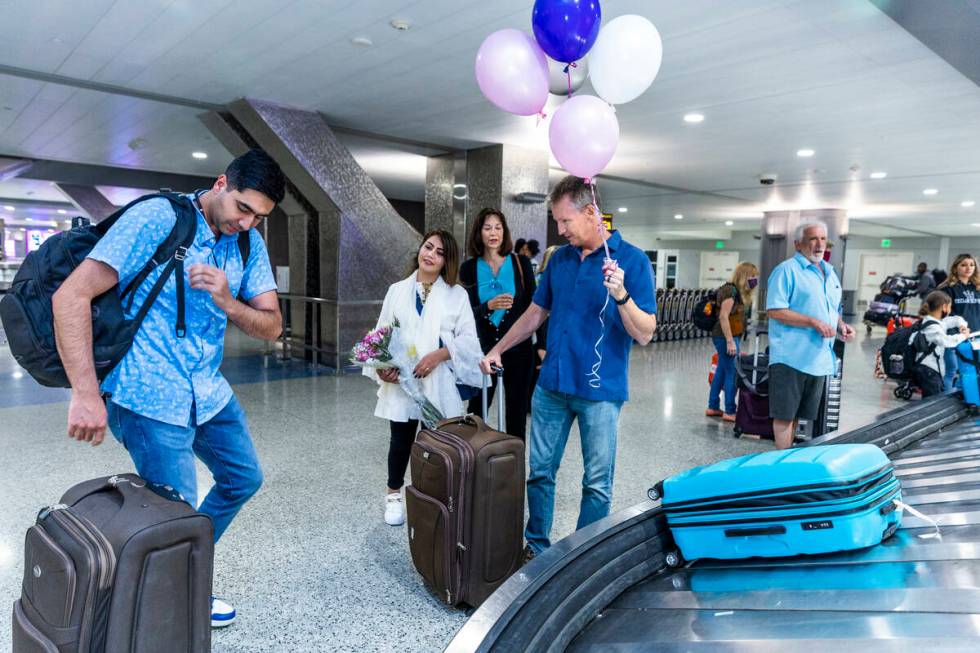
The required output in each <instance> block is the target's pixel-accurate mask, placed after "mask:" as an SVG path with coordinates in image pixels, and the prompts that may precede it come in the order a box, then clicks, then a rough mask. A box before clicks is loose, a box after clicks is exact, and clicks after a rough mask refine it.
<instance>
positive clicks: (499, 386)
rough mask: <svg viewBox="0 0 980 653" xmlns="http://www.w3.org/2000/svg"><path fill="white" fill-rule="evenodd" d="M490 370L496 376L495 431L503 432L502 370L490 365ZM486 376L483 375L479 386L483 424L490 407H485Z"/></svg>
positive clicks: (487, 384)
mask: <svg viewBox="0 0 980 653" xmlns="http://www.w3.org/2000/svg"><path fill="white" fill-rule="evenodd" d="M490 369H491V370H493V373H494V374H495V375H496V376H497V393H496V394H497V430H498V431H505V430H506V429H505V428H504V368H502V367H497V366H496V365H491V366H490ZM488 378H489V376H488V375H486V374H484V375H483V383H482V384H481V386H482V387H481V388H480V393H481V395H482V396H483V422H484V423H486V421H487V411H488V410H489V409H490V406H488V405H487V388H488V387H489V383H488V382H487V379H488Z"/></svg>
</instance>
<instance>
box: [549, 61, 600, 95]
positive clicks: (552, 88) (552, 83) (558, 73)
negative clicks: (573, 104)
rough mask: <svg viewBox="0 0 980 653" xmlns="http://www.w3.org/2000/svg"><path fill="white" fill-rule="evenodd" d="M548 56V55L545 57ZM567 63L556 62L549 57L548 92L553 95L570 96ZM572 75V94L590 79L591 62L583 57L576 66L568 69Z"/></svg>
mask: <svg viewBox="0 0 980 653" xmlns="http://www.w3.org/2000/svg"><path fill="white" fill-rule="evenodd" d="M545 56H547V55H545ZM567 65H568V64H567V63H562V62H561V61H555V60H554V59H552V58H551V57H548V92H549V93H552V94H553V95H561V96H563V97H564V96H567V95H568V74H567V73H566V72H565V66H567ZM568 72H570V73H571V74H572V93H574V92H576V91H577V90H579V89H580V88H582V84H584V83H585V80H586V79H588V78H589V60H588V58H586V57H582V58H581V59H579V60H578V61H576V62H575V65H574V66H572V67H571V68H569V69H568Z"/></svg>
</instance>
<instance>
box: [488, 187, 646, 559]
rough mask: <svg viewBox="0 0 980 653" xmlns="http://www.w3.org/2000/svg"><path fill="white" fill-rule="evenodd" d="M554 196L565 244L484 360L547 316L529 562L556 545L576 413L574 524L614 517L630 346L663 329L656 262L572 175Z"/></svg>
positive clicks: (536, 402)
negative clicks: (562, 472)
mask: <svg viewBox="0 0 980 653" xmlns="http://www.w3.org/2000/svg"><path fill="white" fill-rule="evenodd" d="M550 199H551V211H552V215H553V217H554V219H555V222H557V223H558V233H559V234H561V235H562V236H563V237H565V239H567V240H568V245H566V246H564V247H562V248H560V249H559V250H558V251H556V252H555V253H554V254H553V255H552V257H551V260H550V261H549V262H548V266H547V267H546V268H545V271H544V273H543V274H542V276H541V281H540V282H539V284H538V289H537V292H536V293H535V295H534V301H533V302H532V304H531V306H530V308H528V310H527V311H525V312H524V315H523V316H521V318H520V319H519V320H518V321H517V322H516V323H515V324H514V326H513V327H511V329H510V331H508V332H507V334H505V335H504V337H503V338H501V340H500V342H499V343H498V344H497V346H496V347H494V348H493V349H491V350H490V352H489V353H488V354H487V355H486V357H485V358H484V359H483V362H482V367H483V370H484V372H486V373H489V372H490V366H491V365H500V359H501V355H502V354H503V352H505V351H507V350H508V349H509V348H510V347H512V346H513V345H515V344H516V343H519V342H523V341H524V340H525V339H527V338H529V337H530V335H531V334H532V333H533V332H534V331H535V329H537V328H538V327H539V326H540V325H541V324H542V323H543V322H544V321H545V320H546V319H548V318H549V316H550V320H549V322H548V355H547V357H545V360H544V365H543V367H542V369H541V375H540V377H539V379H538V386H537V388H536V389H535V391H534V397H533V399H532V400H531V406H532V409H531V418H532V419H531V438H530V447H531V451H530V475H529V477H528V481H527V502H528V509H529V511H530V517H529V518H528V522H527V528H526V530H525V533H524V535H525V538H526V539H527V548H526V549H525V558H526V559H529V558H531V557H533V556H534V555H535V554H537V553H540V552H541V551H543V550H544V549H546V548H548V547H549V546H550V545H551V542H550V540H549V535H550V533H551V523H552V520H553V517H554V510H555V476H556V475H557V474H558V466H559V465H560V464H561V459H562V456H563V454H564V452H565V443H566V442H567V441H568V434H569V431H570V430H571V428H572V422H573V421H574V420H575V419H578V426H579V432H580V434H581V438H582V457H583V462H584V464H585V474H584V476H583V478H582V502H581V506H580V509H579V517H578V526H577V528H582V527H583V526H587V525H589V524H591V523H592V522H595V521H598V520H599V519H602V518H603V517H605V516H606V515H608V514H609V505H610V503H611V502H612V485H613V471H614V469H615V463H616V431H617V426H618V421H619V411H620V408H622V405H623V402H624V401H626V400H627V399H628V398H629V392H628V390H627V376H628V374H627V373H628V366H629V353H630V347H631V346H632V344H633V341H636V342H638V343H640V344H641V345H645V344H647V343H648V342H650V340H651V338H653V331H654V329H655V328H656V326H657V318H656V311H657V304H656V299H655V296H654V292H653V275H652V274H651V269H650V261H649V260H648V259H647V257H646V255H645V254H644V253H643V252H642V251H641V250H639V249H638V248H636V247H635V246H633V245H630V244H629V243H627V242H626V241H625V240H623V237H622V236H621V235H620V234H619V233H618V232H613V233H611V234H610V233H609V232H606V231H605V230H604V229H602V228H601V225H600V222H599V219H600V216H599V214H598V211H597V210H596V205H595V204H594V202H597V198H595V199H594V198H593V195H592V190H591V188H590V187H589V185H588V184H586V183H585V181H584V180H582V179H579V178H578V177H572V176H569V177H565V178H564V179H562V180H561V182H559V183H558V185H557V186H555V188H554V190H552V192H551V198H550ZM604 241H605V245H606V246H608V248H609V254H610V258H611V259H612V260H611V261H609V260H606V259H605V248H604V247H603V242H604Z"/></svg>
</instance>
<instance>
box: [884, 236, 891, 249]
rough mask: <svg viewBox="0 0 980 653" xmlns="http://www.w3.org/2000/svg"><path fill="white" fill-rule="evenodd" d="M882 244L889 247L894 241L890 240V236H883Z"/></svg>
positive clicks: (886, 247)
mask: <svg viewBox="0 0 980 653" xmlns="http://www.w3.org/2000/svg"><path fill="white" fill-rule="evenodd" d="M881 246H882V247H884V248H885V249H888V248H889V247H891V246H892V241H891V240H889V239H888V238H883V239H882V240H881Z"/></svg>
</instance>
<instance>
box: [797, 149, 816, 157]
mask: <svg viewBox="0 0 980 653" xmlns="http://www.w3.org/2000/svg"><path fill="white" fill-rule="evenodd" d="M814 154H816V152H814V151H813V150H811V149H810V148H803V149H802V150H796V156H798V157H801V158H804V159H805V158H807V157H811V156H813V155H814Z"/></svg>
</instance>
